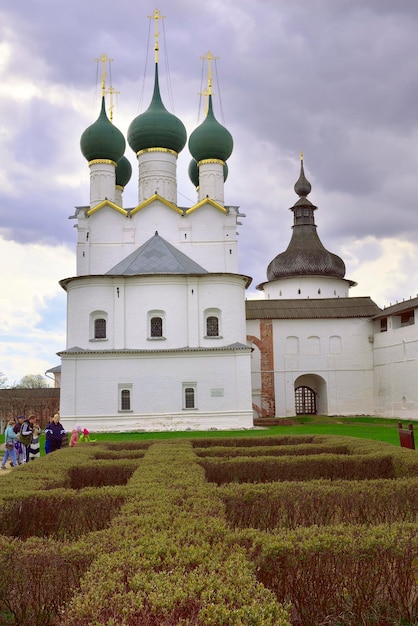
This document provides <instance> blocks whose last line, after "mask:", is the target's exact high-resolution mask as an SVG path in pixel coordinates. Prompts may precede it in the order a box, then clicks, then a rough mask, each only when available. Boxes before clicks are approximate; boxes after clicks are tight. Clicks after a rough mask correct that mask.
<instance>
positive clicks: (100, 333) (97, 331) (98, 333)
mask: <svg viewBox="0 0 418 626" xmlns="http://www.w3.org/2000/svg"><path fill="white" fill-rule="evenodd" d="M94 338H95V339H106V320H105V319H103V318H99V319H96V320H94Z"/></svg>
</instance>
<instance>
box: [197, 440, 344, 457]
mask: <svg viewBox="0 0 418 626" xmlns="http://www.w3.org/2000/svg"><path fill="white" fill-rule="evenodd" d="M195 453H196V454H197V456H198V457H202V458H205V457H224V458H225V457H228V458H231V457H239V456H307V455H311V454H351V452H350V450H349V447H348V446H346V445H341V444H337V445H334V446H330V445H318V444H309V443H308V444H299V445H297V446H292V445H290V444H289V445H287V446H254V447H251V448H248V447H241V448H236V447H234V448H228V447H226V446H217V447H215V446H214V447H209V448H203V449H201V450H199V448H195Z"/></svg>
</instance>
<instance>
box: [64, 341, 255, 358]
mask: <svg viewBox="0 0 418 626" xmlns="http://www.w3.org/2000/svg"><path fill="white" fill-rule="evenodd" d="M249 349H251V348H249V346H247V345H245V344H243V343H240V342H238V341H237V342H235V343H231V344H229V345H227V346H208V347H203V346H200V347H192V348H191V347H189V346H182V347H180V348H162V349H158V350H140V349H134V348H132V349H124V350H85V349H84V348H78V347H76V348H69V349H68V350H61V352H57V354H58V356H61V355H66V354H86V355H89V354H137V355H138V356H140V355H141V354H166V353H173V354H175V353H177V352H228V351H231V350H249Z"/></svg>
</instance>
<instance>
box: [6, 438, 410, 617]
mask: <svg viewBox="0 0 418 626" xmlns="http://www.w3.org/2000/svg"><path fill="white" fill-rule="evenodd" d="M0 498H1V500H2V502H1V505H2V506H1V508H0V547H1V549H0V555H1V556H0V561H1V562H0V568H1V569H0V572H1V574H0V626H2V625H6V624H7V625H9V624H10V625H11V624H13V625H16V626H17V625H18V626H29V625H30V626H42V625H45V626H53V625H58V624H59V625H60V626H61V625H63V626H99V625H106V626H116V625H123V626H138V625H141V626H142V625H144V626H148V625H149V626H171V625H173V626H174V625H178V626H180V625H182V626H191V625H201V626H211V625H213V626H215V625H216V626H218V625H219V626H220V625H233V626H235V625H236V626H241V625H251V626H254V625H267V626H269V625H271V626H291V625H293V626H322V625H324V626H325V625H327V626H372V625H374V626H396V625H397V626H401V625H403V626H414V625H415V626H416V624H417V623H418V525H417V515H418V456H417V453H416V452H415V451H413V450H405V449H401V448H397V447H395V446H391V445H389V444H384V443H379V442H374V441H369V440H360V439H352V438H348V437H332V436H311V437H303V436H293V437H280V436H279V437H257V438H252V437H243V438H213V439H211V438H207V439H205V438H199V439H197V438H196V439H184V440H180V439H176V440H174V439H173V440H166V441H151V440H146V441H145V440H144V441H142V442H141V441H139V442H131V443H128V444H127V443H125V444H122V443H120V444H119V443H97V442H96V443H89V444H83V445H79V446H77V447H76V448H74V449H71V448H66V449H63V450H60V451H58V452H55V453H53V454H50V455H48V456H46V457H43V458H42V459H41V460H39V461H38V460H37V461H35V462H31V463H29V464H27V465H25V466H21V467H19V468H18V469H16V470H14V471H13V472H11V473H10V474H9V475H7V476H3V477H2V479H1V481H0Z"/></svg>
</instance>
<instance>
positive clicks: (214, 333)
mask: <svg viewBox="0 0 418 626" xmlns="http://www.w3.org/2000/svg"><path fill="white" fill-rule="evenodd" d="M206 336H207V337H218V336H219V319H218V318H217V317H216V316H215V315H209V317H207V318H206Z"/></svg>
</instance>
